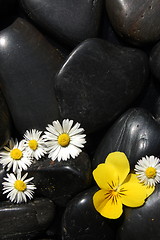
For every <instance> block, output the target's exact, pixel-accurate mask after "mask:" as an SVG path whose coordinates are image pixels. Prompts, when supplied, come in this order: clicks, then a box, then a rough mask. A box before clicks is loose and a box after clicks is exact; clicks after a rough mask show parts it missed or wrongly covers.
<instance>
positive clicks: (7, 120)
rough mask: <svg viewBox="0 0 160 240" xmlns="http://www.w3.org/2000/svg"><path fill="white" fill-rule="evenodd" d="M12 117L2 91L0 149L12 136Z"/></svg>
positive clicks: (0, 95)
mask: <svg viewBox="0 0 160 240" xmlns="http://www.w3.org/2000/svg"><path fill="white" fill-rule="evenodd" d="M11 126H12V125H11V116H10V114H9V111H8V106H7V104H6V101H5V99H4V96H3V95H2V92H1V90H0V149H1V148H3V146H4V145H6V143H7V142H8V140H9V138H10V135H11Z"/></svg>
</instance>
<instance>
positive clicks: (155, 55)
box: [150, 42, 160, 81]
mask: <svg viewBox="0 0 160 240" xmlns="http://www.w3.org/2000/svg"><path fill="white" fill-rule="evenodd" d="M150 68H151V71H152V73H153V74H154V76H155V77H156V78H157V79H158V80H159V81H160V42H158V43H157V44H156V45H155V46H154V48H153V49H152V51H151V54H150Z"/></svg>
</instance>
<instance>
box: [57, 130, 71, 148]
mask: <svg viewBox="0 0 160 240" xmlns="http://www.w3.org/2000/svg"><path fill="white" fill-rule="evenodd" d="M58 143H59V145H61V146H62V147H66V146H68V144H69V143H70V137H69V135H68V134H67V133H62V134H61V135H59V137H58Z"/></svg>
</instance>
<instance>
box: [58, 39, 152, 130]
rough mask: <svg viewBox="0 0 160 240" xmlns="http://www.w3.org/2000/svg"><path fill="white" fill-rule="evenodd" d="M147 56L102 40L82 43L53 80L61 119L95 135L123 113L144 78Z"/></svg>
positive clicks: (138, 51) (145, 75)
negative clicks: (71, 121)
mask: <svg viewBox="0 0 160 240" xmlns="http://www.w3.org/2000/svg"><path fill="white" fill-rule="evenodd" d="M147 66H148V61H147V58H146V55H145V54H144V53H143V52H142V51H140V50H137V49H132V48H125V47H121V46H115V45H112V44H110V43H108V42H107V41H105V40H101V39H88V40H86V41H84V42H82V43H81V44H80V45H79V46H78V47H77V48H76V49H75V50H74V51H73V52H72V53H71V54H70V56H69V57H68V59H67V60H66V62H65V63H64V65H63V66H62V68H61V69H60V71H59V72H58V74H57V78H56V95H57V100H58V102H59V108H60V113H61V117H62V118H70V119H73V120H75V121H78V122H80V123H81V124H82V127H84V129H85V130H86V131H87V133H90V132H94V131H96V130H98V129H100V128H102V127H104V126H106V125H107V124H108V123H110V122H111V121H112V120H113V119H115V117H116V116H117V115H118V114H120V113H121V112H122V111H124V109H126V108H127V107H128V106H129V105H130V104H131V103H132V102H133V100H135V98H136V97H137V96H138V95H139V93H140V91H141V89H142V87H143V85H144V82H145V80H146V78H147V73H148V71H147Z"/></svg>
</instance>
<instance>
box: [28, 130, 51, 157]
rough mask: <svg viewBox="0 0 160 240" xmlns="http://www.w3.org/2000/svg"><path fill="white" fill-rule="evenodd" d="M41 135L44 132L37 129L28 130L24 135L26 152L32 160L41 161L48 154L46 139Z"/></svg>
mask: <svg viewBox="0 0 160 240" xmlns="http://www.w3.org/2000/svg"><path fill="white" fill-rule="evenodd" d="M41 134H42V131H38V130H36V129H32V130H30V131H28V130H26V132H25V134H24V146H25V151H26V153H27V154H28V156H29V157H30V158H36V160H39V159H40V158H41V157H42V156H44V155H45V154H46V153H47V152H46V150H45V149H46V145H45V139H44V137H43V136H41Z"/></svg>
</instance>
